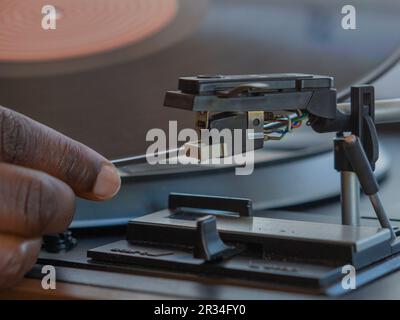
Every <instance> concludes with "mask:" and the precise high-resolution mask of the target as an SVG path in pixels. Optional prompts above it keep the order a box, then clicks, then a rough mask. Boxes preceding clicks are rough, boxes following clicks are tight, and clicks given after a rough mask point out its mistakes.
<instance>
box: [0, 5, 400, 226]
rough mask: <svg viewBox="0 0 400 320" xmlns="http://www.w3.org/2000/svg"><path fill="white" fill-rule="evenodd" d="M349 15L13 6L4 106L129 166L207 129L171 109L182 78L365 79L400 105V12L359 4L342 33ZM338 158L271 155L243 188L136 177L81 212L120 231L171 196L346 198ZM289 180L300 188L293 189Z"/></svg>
mask: <svg viewBox="0 0 400 320" xmlns="http://www.w3.org/2000/svg"><path fill="white" fill-rule="evenodd" d="M48 4H50V5H53V6H54V7H55V8H56V12H57V20H56V29H55V30H43V28H42V26H41V21H42V19H43V17H44V15H43V14H42V7H43V6H44V5H48ZM346 4H348V3H347V2H346V1H340V0H338V1H328V0H325V1H320V0H279V1H278V0H247V1H241V0H114V1H110V0H81V1H78V0H68V1H67V0H50V1H49V0H46V1H41V0H29V1H26V0H0V104H2V105H3V106H6V107H9V108H13V109H15V110H17V111H19V112H22V113H24V114H26V115H28V116H30V117H32V118H34V119H36V120H38V121H40V122H43V123H45V124H47V125H49V126H51V127H53V128H55V129H57V130H59V131H61V132H62V133H64V134H66V135H69V136H71V137H73V138H74V139H77V140H79V141H81V142H83V143H85V144H87V145H89V146H90V147H92V148H94V149H95V150H97V151H99V152H100V153H103V154H104V155H105V156H106V157H108V158H110V159H117V158H121V157H128V156H138V155H142V154H144V152H145V150H146V146H147V143H146V141H145V136H146V133H147V131H148V130H149V129H151V128H164V129H166V128H167V126H168V120H178V124H179V126H180V127H181V128H183V127H192V126H193V123H194V122H193V119H194V115H193V114H191V113H189V112H185V111H179V110H173V109H168V108H164V107H163V106H162V104H163V98H164V93H165V91H167V90H174V89H176V88H177V81H178V78H179V77H181V76H190V75H197V74H251V73H256V74H260V73H275V72H277V73H284V72H290V73H294V72H303V73H314V74H323V75H330V76H334V77H335V82H336V87H337V88H338V92H339V99H340V100H345V99H346V97H347V93H348V91H349V87H350V85H351V84H355V83H361V82H363V83H371V82H372V83H376V85H377V97H379V98H383V97H385V98H387V97H398V95H399V90H398V84H399V82H400V70H398V69H399V68H397V69H396V67H395V65H396V63H397V60H398V58H399V56H400V51H399V46H400V33H399V32H398V30H399V28H400V19H399V15H400V3H399V2H398V1H395V0H374V1H373V0H357V1H356V0H354V1H352V3H351V4H352V5H353V6H354V7H355V8H356V27H357V29H356V30H344V29H343V28H342V23H341V22H342V18H343V17H344V14H342V13H341V11H342V7H343V6H344V5H346ZM396 70H398V71H396ZM387 71H389V73H387ZM385 77H386V78H385ZM385 79H387V80H385ZM383 130H385V131H384V132H385V135H388V136H390V138H387V139H388V141H389V140H390V139H391V140H390V141H392V142H390V143H388V147H387V150H389V152H386V154H387V153H393V152H392V151H393V150H394V149H396V147H395V145H393V141H396V139H397V135H396V132H397V130H398V128H397V126H391V127H390V128H389V127H386V128H383ZM384 138H385V137H384ZM383 144H385V139H383ZM310 147H313V148H311V149H310ZM330 149H331V139H330V137H322V138H321V137H317V136H316V134H314V133H311V132H309V131H308V130H305V131H304V132H302V134H300V135H299V136H297V137H291V138H289V139H288V140H287V141H284V142H282V143H280V144H279V145H278V144H276V145H272V146H271V147H269V149H268V150H267V151H266V152H267V153H266V154H264V155H263V156H261V158H260V159H261V160H260V161H259V163H258V165H257V168H256V173H255V174H254V175H253V176H252V177H244V178H240V180H239V178H238V177H234V176H233V171H232V170H231V171H229V170H228V171H227V170H225V171H218V170H219V169H217V168H214V169H215V170H214V171H213V170H203V171H201V170H200V171H199V168H189V169H188V168H179V167H176V168H172V169H171V168H168V169H160V168H154V167H151V168H150V167H148V166H143V165H141V166H138V167H135V168H128V169H127V170H125V175H126V177H125V178H124V187H123V189H122V191H121V194H120V195H119V196H118V197H117V199H115V200H113V201H111V202H109V203H107V204H105V205H102V206H98V205H93V204H89V203H88V202H84V201H81V202H79V203H78V215H77V220H81V224H79V223H77V224H76V225H80V226H86V225H90V224H92V222H93V220H94V219H95V220H97V221H98V223H99V224H103V223H106V222H107V221H108V222H109V221H110V219H111V218H110V215H111V214H110V212H111V211H112V212H113V213H112V215H111V216H112V219H111V220H112V221H114V222H115V223H121V222H122V221H126V219H127V217H128V216H132V215H136V214H143V213H145V212H148V211H149V210H154V209H158V208H160V207H163V206H165V200H166V196H167V194H168V193H169V192H171V191H186V192H200V193H208V194H218V195H232V196H246V197H250V198H252V199H254V201H255V206H256V208H257V209H264V208H268V207H277V206H279V207H280V206H287V205H297V204H299V203H309V202H315V201H317V200H321V199H326V198H332V197H335V196H337V195H338V192H339V189H338V181H339V180H338V177H337V175H336V172H334V170H333V169H332V162H331V161H332V159H331V155H330ZM396 150H397V149H396ZM264 151H265V150H264ZM296 157H297V158H298V161H297V162H296V163H294V164H293V163H292V160H293V159H297V158H296ZM392 157H393V159H392V161H394V159H395V157H394V154H392ZM389 158H390V157H386V158H385V157H384V154H383V160H384V161H383V163H381V166H380V175H381V176H384V175H385V174H386V175H387V174H388V172H389V171H388V170H389V169H390V166H389V160H390V159H389ZM300 159H301V160H300ZM289 160H290V161H289ZM288 161H289V162H290V163H291V165H290V166H289V164H288V163H289V162H288ZM316 167H318V168H320V170H321V171H320V175H318V177H310V175H309V174H307V172H309V170H311V169H312V168H314V169H315V168H316ZM217 171H218V173H217ZM283 171H284V172H285V173H286V174H287V175H288V176H289V179H290V178H293V177H295V179H296V180H297V181H299V187H297V188H296V187H295V186H291V185H288V184H286V185H284V184H282V181H283V180H284V177H283V176H282V172H283ZM199 172H201V174H199ZM216 175H217V176H218V177H220V178H221V179H220V182H218V181H216V179H215V177H216ZM212 177H214V179H213V180H210V179H211V178H212ZM266 181H267V182H268V183H266ZM228 182H229V183H228ZM305 186H310V188H306V187H305ZM303 194H305V195H303ZM88 221H92V222H88Z"/></svg>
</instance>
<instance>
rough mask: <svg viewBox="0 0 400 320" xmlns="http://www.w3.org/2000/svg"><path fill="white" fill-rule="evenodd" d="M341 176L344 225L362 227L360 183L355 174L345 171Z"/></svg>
mask: <svg viewBox="0 0 400 320" xmlns="http://www.w3.org/2000/svg"><path fill="white" fill-rule="evenodd" d="M340 174H341V176H340V178H341V191H342V194H341V203H342V224H344V225H348V226H355V227H356V226H359V225H360V208H359V204H360V183H359V182H358V178H357V175H356V174H355V173H354V172H350V171H343V172H341V173H340Z"/></svg>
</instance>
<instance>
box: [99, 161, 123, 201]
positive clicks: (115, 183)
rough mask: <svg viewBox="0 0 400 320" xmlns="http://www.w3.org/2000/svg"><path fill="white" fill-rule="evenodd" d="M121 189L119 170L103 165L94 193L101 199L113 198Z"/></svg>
mask: <svg viewBox="0 0 400 320" xmlns="http://www.w3.org/2000/svg"><path fill="white" fill-rule="evenodd" d="M120 187H121V179H120V177H119V175H118V172H117V169H115V167H114V166H111V165H108V164H106V165H103V167H102V168H101V170H100V173H99V174H98V176H97V179H96V183H95V184H94V188H93V193H94V194H95V195H96V196H97V197H98V198H100V199H109V198H112V197H113V196H114V195H115V194H116V193H117V192H118V191H119V188H120Z"/></svg>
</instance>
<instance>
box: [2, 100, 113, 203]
mask: <svg viewBox="0 0 400 320" xmlns="http://www.w3.org/2000/svg"><path fill="white" fill-rule="evenodd" d="M77 116H79V115H77ZM0 161H3V162H8V163H14V164H17V165H21V166H24V167H29V168H33V169H37V170H40V171H44V172H47V173H48V174H50V175H52V176H54V177H57V178H59V179H60V180H62V181H64V182H66V183H67V184H68V185H70V186H71V187H72V189H73V190H74V191H75V193H76V194H77V195H79V196H81V197H84V198H87V199H92V200H102V199H108V198H111V197H112V196H114V195H115V194H116V193H117V192H118V190H119V188H120V178H119V175H118V173H117V170H116V169H115V167H114V166H113V165H112V164H111V163H110V162H109V161H108V160H107V159H105V158H104V157H103V156H101V155H99V154H98V153H97V152H95V151H93V150H92V149H90V148H89V147H87V146H85V145H83V144H81V143H79V142H77V141H74V140H72V139H70V138H68V137H66V136H64V135H62V134H61V133H59V132H57V131H55V130H53V129H50V128H48V127H46V126H44V125H42V124H40V123H38V122H36V121H34V120H32V119H30V118H28V117H26V116H24V115H22V114H19V113H17V112H14V111H12V110H9V109H7V108H4V107H1V106H0Z"/></svg>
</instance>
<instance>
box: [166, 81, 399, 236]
mask: <svg viewBox="0 0 400 320" xmlns="http://www.w3.org/2000/svg"><path fill="white" fill-rule="evenodd" d="M164 105H165V106H167V107H173V108H179V109H185V110H190V111H195V112H196V113H197V119H196V127H197V129H199V130H202V129H218V130H223V129H229V130H233V129H243V139H245V140H246V139H252V140H254V141H253V142H254V149H260V148H262V147H263V145H264V142H266V141H269V140H279V139H282V138H283V137H284V136H285V135H286V134H287V133H288V132H290V131H293V130H296V129H297V128H298V127H300V126H301V125H302V124H303V123H306V124H307V125H309V126H310V127H311V128H312V129H313V130H314V131H315V132H317V133H327V132H335V133H336V138H335V140H334V155H335V169H336V170H337V171H339V172H341V179H342V223H343V224H346V225H354V226H357V225H359V224H360V215H359V208H358V203H359V189H360V187H359V182H360V183H361V187H362V189H363V191H364V193H365V194H367V195H368V196H369V197H370V200H371V203H372V205H373V207H374V210H375V212H376V215H377V217H378V219H379V222H380V224H381V226H382V227H383V228H388V229H389V230H390V232H391V236H392V240H395V238H396V235H395V232H394V230H393V227H392V225H391V223H390V220H389V218H388V216H387V214H386V212H385V210H384V208H383V205H382V203H381V201H380V198H379V195H378V192H379V186H378V182H377V180H376V178H375V176H374V173H373V171H374V170H375V164H376V161H377V160H378V157H379V141H378V135H377V132H376V127H375V96H374V87H373V86H370V85H360V86H354V87H352V90H351V104H350V107H348V106H346V105H339V106H338V104H337V94H336V89H335V88H334V87H333V78H332V77H327V76H319V75H308V74H269V75H243V76H236V75H235V76H222V75H210V76H207V75H203V76H196V77H183V78H180V79H179V91H169V92H167V93H166V96H165V102H164ZM346 107H347V108H346ZM346 109H347V110H346ZM246 129H251V132H252V134H251V135H249V134H248V131H246Z"/></svg>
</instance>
